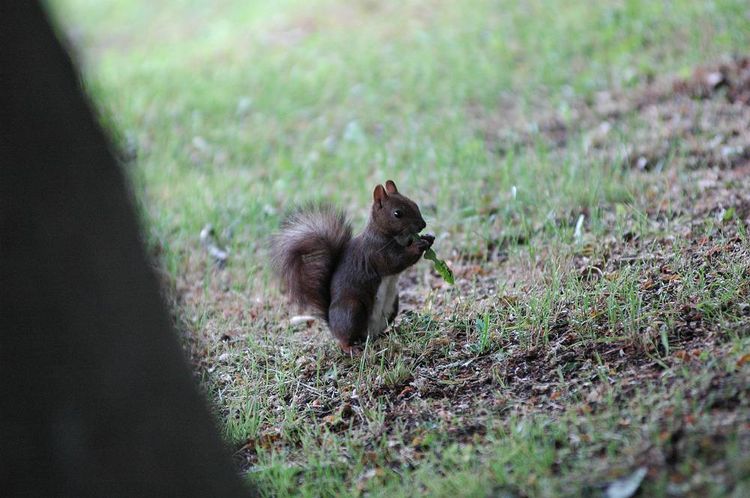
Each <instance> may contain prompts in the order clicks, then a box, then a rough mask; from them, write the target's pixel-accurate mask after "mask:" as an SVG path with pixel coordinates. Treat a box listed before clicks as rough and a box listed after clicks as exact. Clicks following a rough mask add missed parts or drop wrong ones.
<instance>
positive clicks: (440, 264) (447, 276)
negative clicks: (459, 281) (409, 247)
mask: <svg viewBox="0 0 750 498" xmlns="http://www.w3.org/2000/svg"><path fill="white" fill-rule="evenodd" d="M419 237H420V236H419V234H414V236H413V237H411V238H410V239H409V243H411V242H412V241H413V240H414V239H418V238H419ZM424 259H429V260H430V261H432V265H433V266H434V267H435V271H437V272H438V273H439V274H440V276H441V277H443V280H445V281H446V282H448V283H449V284H450V285H453V284H454V283H455V282H456V279H455V277H454V275H453V270H451V269H450V267H449V266H448V263H446V262H445V261H444V260H442V259H440V258H438V257H437V254H435V251H434V250H433V249H432V248H431V247H429V248H427V250H426V251H425V252H424Z"/></svg>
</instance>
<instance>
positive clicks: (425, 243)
mask: <svg viewBox="0 0 750 498" xmlns="http://www.w3.org/2000/svg"><path fill="white" fill-rule="evenodd" d="M433 242H435V236H434V235H429V234H427V235H420V236H419V239H417V240H416V243H415V244H414V245H415V246H416V249H417V250H418V251H419V252H420V253H423V252H425V251H426V250H427V249H429V248H430V247H432V243H433Z"/></svg>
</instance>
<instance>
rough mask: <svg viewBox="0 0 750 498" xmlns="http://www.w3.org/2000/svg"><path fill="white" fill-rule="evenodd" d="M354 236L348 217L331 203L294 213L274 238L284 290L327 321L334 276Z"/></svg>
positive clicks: (276, 265)
mask: <svg viewBox="0 0 750 498" xmlns="http://www.w3.org/2000/svg"><path fill="white" fill-rule="evenodd" d="M351 238H352V227H351V225H350V224H349V222H348V221H347V219H346V216H345V215H344V213H343V212H341V211H339V210H337V209H335V208H333V207H331V206H329V205H325V204H315V205H308V206H305V207H303V208H301V209H298V210H297V211H295V212H293V213H291V214H290V215H289V216H287V218H286V219H285V220H284V221H283V223H282V224H281V228H280V230H279V232H278V233H277V234H276V235H275V236H274V237H273V239H272V241H271V250H272V262H273V266H274V268H275V270H276V273H277V274H278V276H279V278H280V279H281V285H282V289H283V290H284V291H285V292H287V293H288V294H289V296H290V297H291V298H292V300H293V301H294V302H296V303H298V304H300V305H302V306H306V307H310V308H312V309H313V311H314V312H315V313H316V314H317V315H319V316H320V317H322V318H324V319H326V320H328V307H329V305H330V304H331V290H330V287H331V278H332V277H333V272H334V270H335V269H336V266H337V265H338V263H339V259H340V258H341V255H342V253H343V250H344V247H345V246H346V244H347V243H348V242H349V240H351Z"/></svg>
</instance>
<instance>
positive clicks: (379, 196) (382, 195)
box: [372, 185, 388, 207]
mask: <svg viewBox="0 0 750 498" xmlns="http://www.w3.org/2000/svg"><path fill="white" fill-rule="evenodd" d="M387 197H388V194H387V193H386V192H385V189H384V188H383V186H382V185H376V186H375V191H374V192H373V193H372V200H373V201H374V202H375V204H377V205H378V207H383V201H384V200H385V199H386V198H387Z"/></svg>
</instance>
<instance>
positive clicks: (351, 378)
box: [49, 0, 750, 496]
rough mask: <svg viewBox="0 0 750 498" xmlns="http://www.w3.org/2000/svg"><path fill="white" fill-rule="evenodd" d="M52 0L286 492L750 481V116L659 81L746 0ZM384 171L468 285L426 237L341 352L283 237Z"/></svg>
mask: <svg viewBox="0 0 750 498" xmlns="http://www.w3.org/2000/svg"><path fill="white" fill-rule="evenodd" d="M49 4H50V6H51V8H52V11H53V12H54V14H55V16H56V19H57V20H58V22H59V24H60V26H61V30H62V31H64V32H65V33H66V35H67V36H68V37H69V38H70V39H71V43H72V44H73V45H74V47H76V49H77V52H78V53H79V54H80V58H81V62H82V64H83V68H84V81H85V84H86V86H87V89H88V90H89V92H90V94H91V95H92V98H93V100H94V102H95V103H96V104H97V106H98V108H99V109H100V112H101V114H102V120H103V121H104V122H105V123H106V125H107V126H108V127H109V129H110V130H111V131H112V133H113V137H114V140H115V142H116V145H117V146H118V147H119V149H120V150H121V151H122V152H123V161H124V165H125V168H126V169H127V172H128V174H129V175H130V177H131V178H132V180H133V182H134V184H135V193H136V197H137V200H138V205H139V208H140V209H141V212H142V216H143V219H144V223H145V226H146V227H147V229H146V237H147V242H148V246H149V250H150V252H151V253H152V254H153V255H154V257H155V259H156V260H157V262H158V265H159V268H160V269H161V271H162V274H163V277H164V282H165V286H166V288H167V292H166V295H167V297H168V299H169V300H170V306H171V307H172V310H173V312H174V316H175V320H176V322H177V323H178V325H179V329H180V332H181V336H182V338H183V343H184V345H185V349H186V352H187V354H188V355H189V356H190V358H191V361H192V364H193V365H194V370H195V372H196V375H197V377H198V378H199V379H200V380H201V383H202V385H203V386H204V387H205V389H206V391H207V395H208V397H209V399H210V400H211V401H212V403H213V405H214V406H215V411H216V416H217V421H218V424H219V426H220V427H221V428H222V430H223V433H224V435H225V437H226V439H227V441H228V444H229V445H230V447H231V448H232V449H233V450H234V451H235V452H236V453H235V456H236V462H237V465H238V467H239V468H240V469H241V471H242V472H243V473H245V474H246V475H247V479H248V480H250V481H252V482H254V483H256V484H257V485H258V486H259V487H260V488H261V490H262V491H263V492H264V494H266V495H269V496H286V495H303V496H307V495H311V496H333V495H344V496H357V495H361V494H368V495H375V496H378V495H382V496H412V495H414V494H415V493H418V494H425V495H429V496H433V495H434V496H451V495H453V496H455V495H460V496H498V495H506V496H560V495H567V496H579V495H582V494H592V495H596V494H601V493H602V492H603V490H604V489H605V488H606V486H607V484H608V483H610V482H612V481H613V480H615V479H617V478H620V477H623V476H627V475H630V474H632V472H633V471H635V470H636V469H637V468H639V467H642V466H643V467H646V468H647V470H648V472H647V475H646V477H645V480H644V482H643V485H642V488H643V489H642V491H641V493H642V494H643V495H644V496H654V495H666V494H678V495H679V494H688V495H697V494H707V495H709V496H721V495H728V494H731V493H734V494H735V495H736V496H742V495H743V494H745V493H748V492H750V481H748V476H749V475H750V441H749V440H748V437H747V434H748V432H749V431H748V428H749V427H750V425H748V424H750V406H749V404H750V401H749V398H750V396H749V395H750V393H749V392H748V390H747V386H748V385H750V382H748V381H750V362H748V361H746V360H743V358H745V357H746V356H745V355H746V354H747V353H748V351H750V337H749V336H748V334H747V330H748V329H749V326H750V321H749V320H750V319H748V315H749V314H750V312H749V308H748V295H749V294H750V288H749V287H748V282H749V281H750V268H749V267H748V261H750V257H748V254H749V252H750V246H749V245H748V241H747V235H746V234H747V227H748V208H747V206H750V200H748V199H747V196H746V195H745V194H744V192H747V191H750V189H749V186H748V182H747V180H746V179H745V178H746V177H747V175H744V176H743V175H742V174H741V172H742V171H744V170H743V169H742V168H746V165H745V164H744V163H742V162H741V161H742V159H741V157H740V159H739V160H738V161H739V162H737V163H733V164H732V167H729V168H726V167H721V168H720V167H719V166H720V165H719V164H718V163H716V162H715V161H714V162H711V161H713V159H711V158H712V157H714V156H712V155H711V154H719V152H716V151H717V150H718V151H721V147H722V146H727V147H728V146H735V145H737V144H739V145H740V146H750V142H748V141H747V140H746V135H744V134H743V133H745V132H744V131H743V130H746V129H747V125H748V124H750V120H748V119H747V115H746V113H745V111H744V110H743V109H744V108H742V107H741V106H740V107H737V106H735V107H727V106H725V104H724V100H723V98H724V97H723V94H722V93H721V91H719V92H717V93H716V94H712V96H711V97H710V98H708V99H704V100H695V99H690V98H687V99H683V100H675V99H679V98H681V97H680V96H679V95H673V92H671V90H670V91H668V92H666V93H662V94H660V95H662V97H660V99H661V100H659V99H657V100H656V101H655V102H649V103H648V105H636V103H637V102H636V101H638V99H639V98H646V97H639V96H640V95H645V93H644V88H650V85H656V87H657V88H661V87H659V84H660V82H662V81H665V80H666V81H669V80H671V79H675V78H678V79H679V78H682V79H683V80H685V81H691V78H692V76H691V75H692V74H693V70H694V68H695V67H697V66H701V65H707V64H708V65H710V64H715V63H716V61H717V60H724V59H726V58H727V57H728V56H731V55H735V54H737V53H741V51H743V50H745V47H747V46H748V42H750V10H748V7H747V4H746V2H744V1H740V0H719V1H715V2H707V1H706V2H703V1H701V2H695V1H687V0H675V1H671V2H645V1H635V0H631V1H618V2H601V3H592V2H583V1H575V2H559V1H551V0H549V1H542V0H539V1H533V2H524V3H518V2H509V1H489V0H477V1H473V2H470V3H461V2H447V1H438V0H431V1H423V2H417V1H409V2H395V1H384V2H370V1H364V0H362V1H357V2H338V1H320V2H317V3H316V4H315V5H311V4H309V3H306V2H300V1H294V0H285V1H282V2H268V1H259V2H237V1H231V0H223V1H221V2H210V3H209V2H206V3H201V2H194V1H187V0H182V1H175V2H169V3H158V4H156V3H154V2H150V3H146V2H142V1H131V2H125V1H123V0H106V1H98V2H91V1H89V0H54V1H51V2H50V3H49ZM670 88H671V87H670ZM674 93H676V90H675V92H674ZM608 103H614V104H615V106H616V108H617V109H618V112H615V113H611V112H610V113H608V112H607V111H602V110H601V109H603V108H605V109H606V105H608ZM617 106H619V107H617ZM686 106H688V107H689V108H690V109H693V108H694V109H695V110H696V111H695V115H700V116H704V117H705V119H707V120H708V121H709V126H703V125H700V126H699V125H694V126H692V127H686V128H680V126H679V120H675V119H672V118H673V117H674V116H679V117H681V118H682V119H683V120H688V121H689V120H690V119H691V116H693V114H690V113H689V112H688V111H685V108H686ZM722 106H724V107H722ZM717 108H719V110H718V111H717ZM651 109H656V112H657V117H654V115H653V114H649V112H651V111H650V110H651ZM663 116H666V117H669V118H670V119H671V120H670V119H666V118H663ZM686 116H687V117H686ZM727 116H729V117H727ZM695 119H696V122H699V121H698V118H695ZM674 123H678V124H677V125H675V124H674ZM605 124H606V126H605ZM603 130H605V131H603ZM696 130H698V131H696ZM717 139H718V140H719V141H720V144H719V146H715V145H711V144H713V143H714V142H715V141H716V140H717ZM732 140H734V142H732ZM742 140H745V141H744V142H743V141H742ZM743 150H744V149H743ZM740 156H741V154H740ZM641 158H642V160H641ZM706 158H708V159H706ZM639 161H641V162H640V164H645V165H646V166H645V167H643V168H640V169H639V167H637V166H633V165H637V164H639ZM644 161H645V163H644ZM707 161H708V164H707V163H706V162H707ZM696 165H698V166H696ZM736 171H739V172H740V173H736V174H735V172H736ZM387 178H393V179H394V180H395V181H396V183H397V184H398V185H399V188H400V190H402V191H403V192H405V193H406V194H407V195H409V196H411V197H413V198H414V199H415V200H416V201H417V202H418V203H419V204H420V205H421V206H422V208H423V212H424V214H425V216H426V218H427V221H428V226H429V229H430V230H432V231H434V232H435V233H436V235H437V242H436V251H437V253H438V256H439V257H441V258H446V259H448V260H449V261H450V262H451V264H452V265H453V267H454V270H456V274H457V285H456V286H455V287H448V286H445V285H444V284H442V283H441V281H440V279H439V277H437V276H436V275H435V274H433V273H432V272H431V271H430V266H431V265H429V264H426V263H420V264H419V265H417V267H416V268H414V269H412V270H410V271H409V272H408V273H407V275H406V277H404V278H403V279H402V282H401V286H402V290H403V292H402V295H401V301H402V303H403V304H404V307H405V308H406V311H405V312H403V313H402V314H401V317H400V318H399V320H398V321H397V324H396V326H395V327H393V329H392V330H391V332H390V333H389V334H388V335H387V336H386V337H385V338H383V339H381V340H378V341H374V342H372V343H368V345H367V348H366V351H365V354H363V355H362V356H361V357H359V358H356V359H349V358H346V357H343V356H342V355H341V354H340V353H339V352H338V351H337V350H336V348H335V347H334V346H333V344H332V341H331V340H330V338H329V336H328V333H327V331H325V330H324V329H323V328H321V327H320V326H319V325H312V326H307V325H305V324H302V325H297V326H294V325H291V324H290V323H289V320H288V318H289V316H290V315H292V314H293V313H294V310H291V309H289V308H288V306H287V305H286V303H285V301H284V300H283V299H282V297H281V296H280V295H279V294H278V291H277V290H276V288H275V286H274V282H273V280H272V276H271V275H270V274H269V272H268V270H267V269H266V260H267V254H266V246H265V241H266V240H267V237H268V235H269V234H270V233H271V232H272V231H273V230H274V229H275V227H276V226H278V222H279V219H280V217H281V216H282V214H283V213H284V211H285V210H287V209H289V208H291V207H292V206H293V205H295V204H297V203H300V202H304V201H307V200H312V199H321V198H325V199H329V200H331V201H333V202H336V203H338V204H339V205H341V206H343V207H345V208H347V210H348V211H349V212H350V213H351V215H352V217H353V218H354V221H355V224H356V225H358V226H361V225H362V224H363V222H364V219H365V216H366V214H367V208H368V204H369V199H370V195H371V191H372V188H373V186H374V185H375V184H376V183H380V182H383V181H385V180H386V179H387ZM581 216H583V218H581ZM579 220H582V221H581V222H580V223H579ZM209 223H210V224H211V225H213V227H214V228H215V229H216V234H217V240H218V243H219V244H220V245H222V246H223V247H227V248H228V250H229V259H228V261H227V264H226V266H225V267H223V268H218V267H217V265H215V264H214V263H213V262H212V261H211V259H210V257H209V256H208V255H207V254H206V253H205V252H204V251H203V249H202V247H201V243H200V241H199V233H200V231H201V229H202V228H203V227H204V226H205V225H206V224H209Z"/></svg>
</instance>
